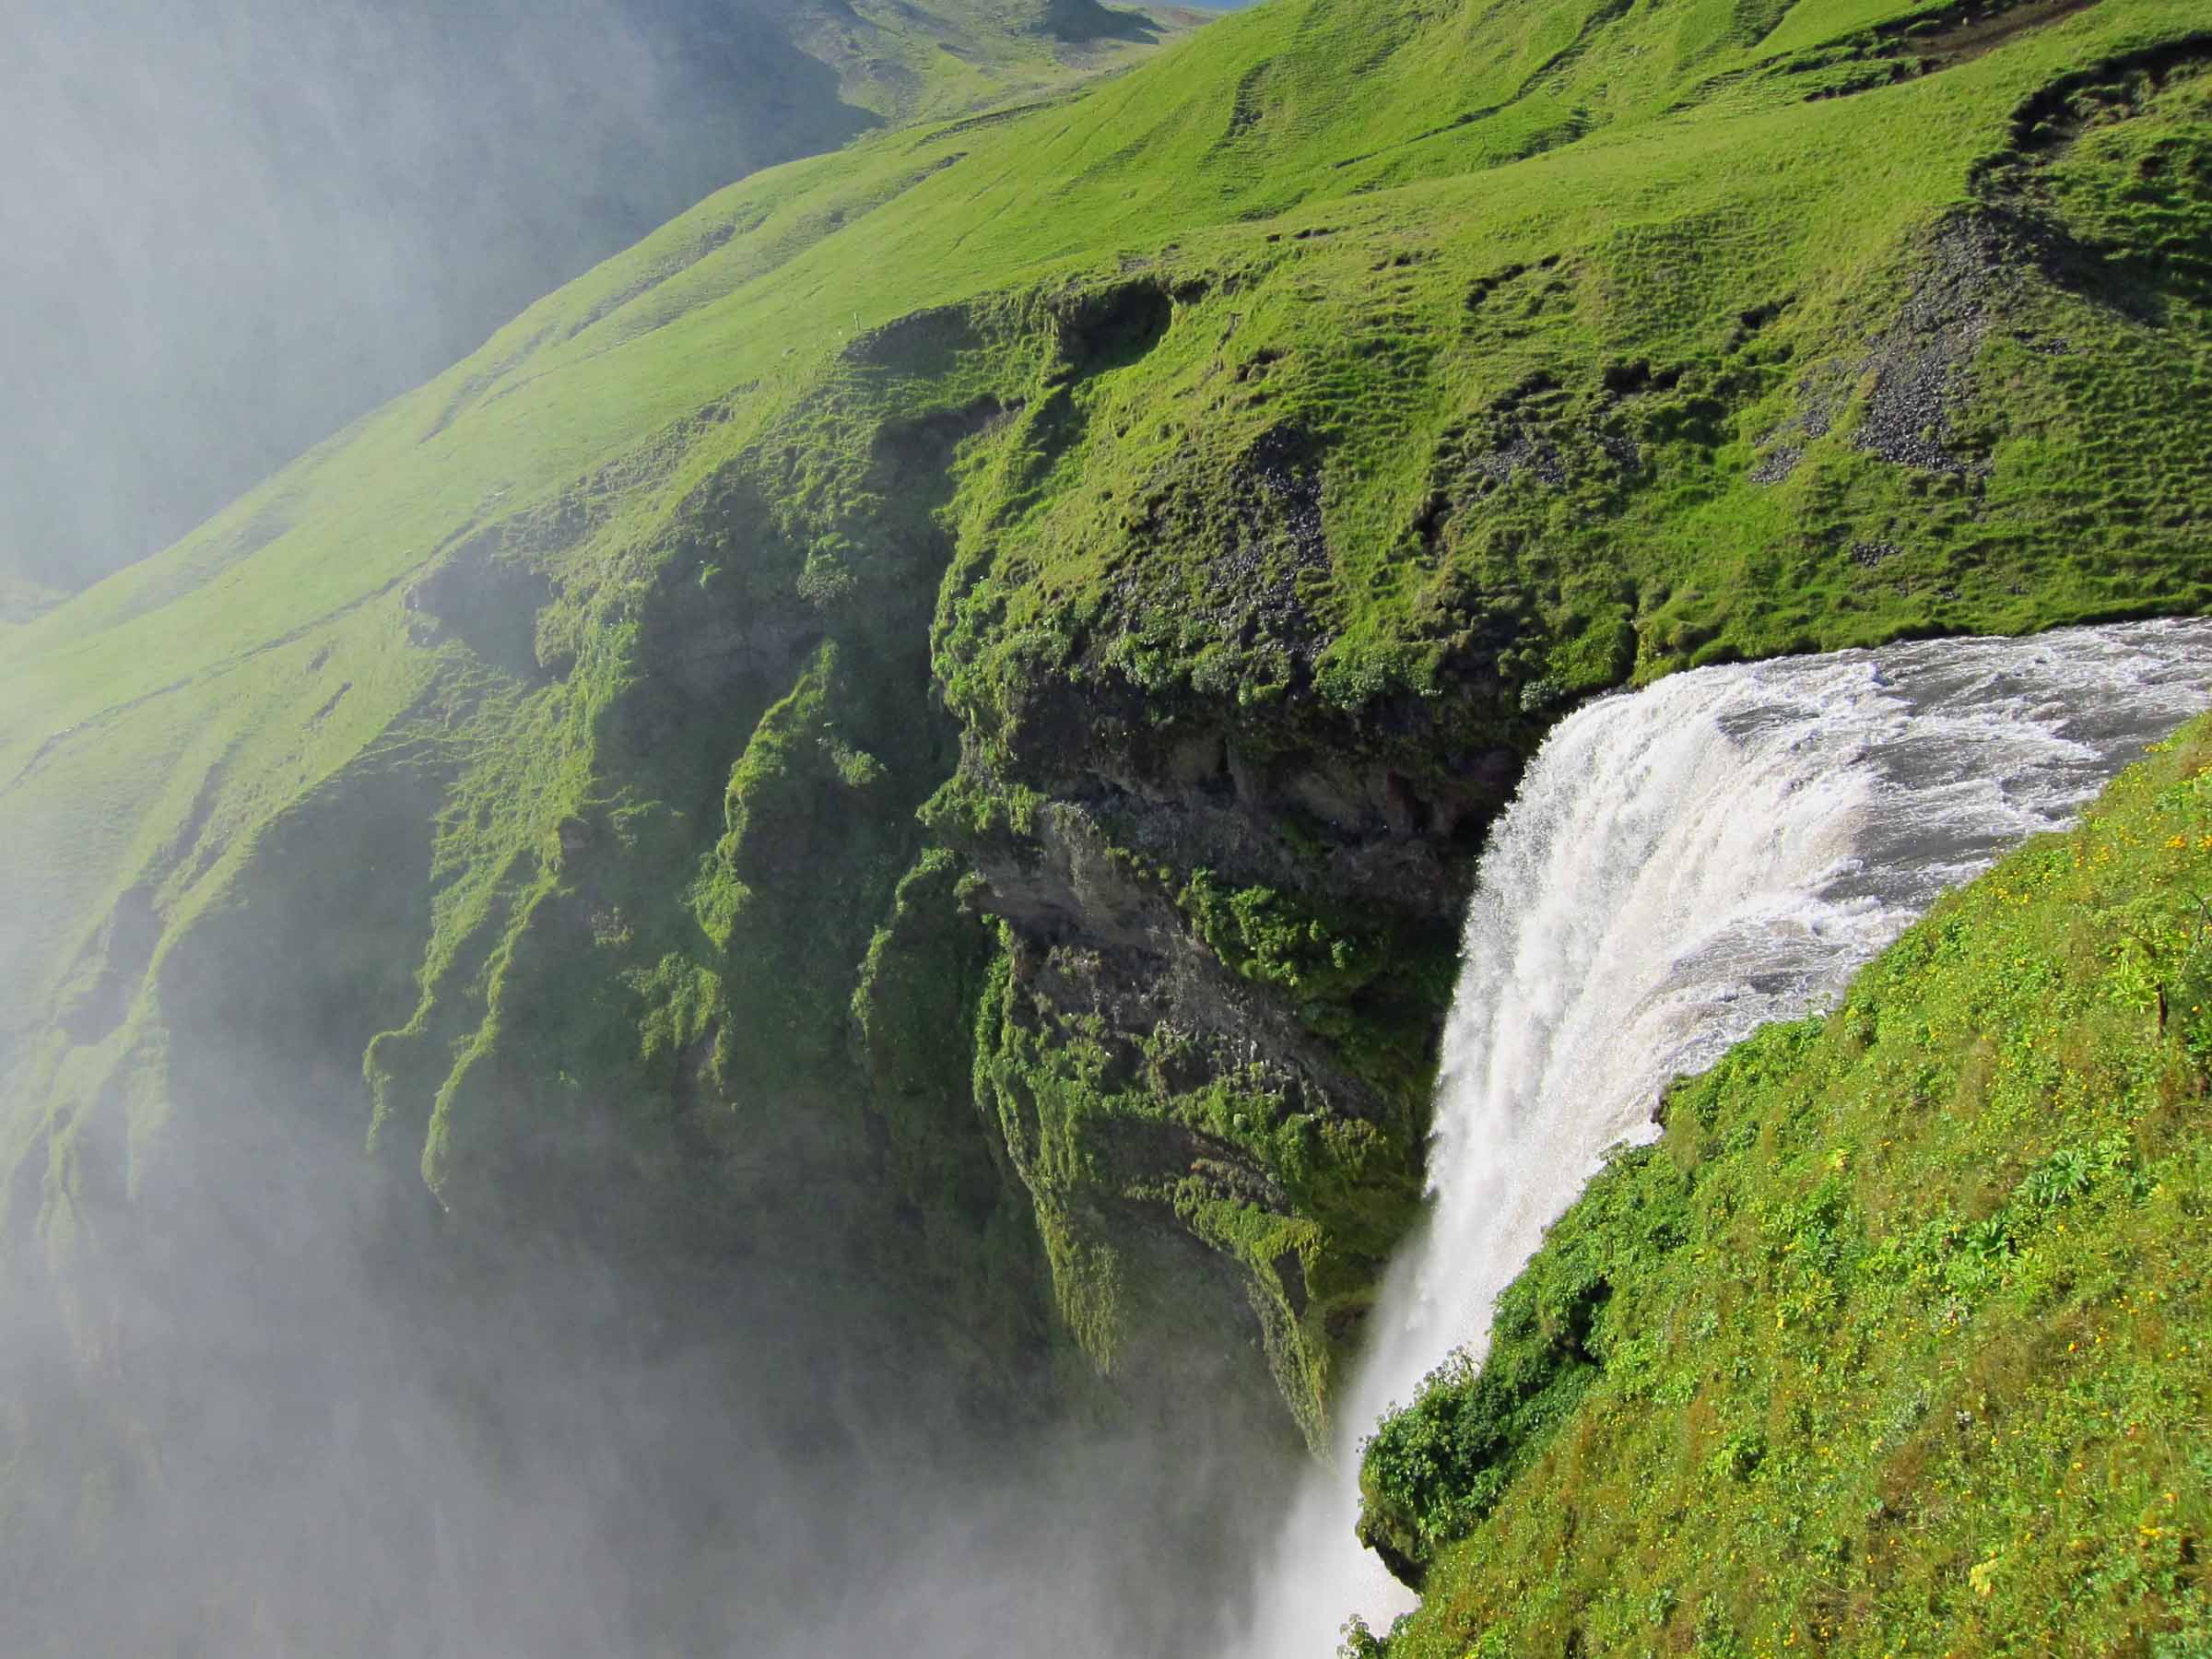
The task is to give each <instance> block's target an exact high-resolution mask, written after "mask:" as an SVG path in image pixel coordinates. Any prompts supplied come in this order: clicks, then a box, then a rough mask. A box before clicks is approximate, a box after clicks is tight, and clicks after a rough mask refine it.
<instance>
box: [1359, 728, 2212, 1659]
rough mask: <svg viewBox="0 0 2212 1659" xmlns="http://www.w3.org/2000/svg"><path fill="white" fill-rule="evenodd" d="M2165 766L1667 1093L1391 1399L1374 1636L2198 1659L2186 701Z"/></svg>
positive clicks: (2210, 1508)
mask: <svg viewBox="0 0 2212 1659" xmlns="http://www.w3.org/2000/svg"><path fill="white" fill-rule="evenodd" d="M2159 751H2160V752H2159V753H2158V754H2157V755H2156V756H2155V757H2154V758H2153V759H2149V760H2147V761H2145V762H2144V763H2142V764H2141V765H2139V766H2138V767H2136V769H2134V770H2133V771H2130V772H2129V773H2127V774H2126V775H2125V776H2124V777H2123V778H2122V779H2121V780H2120V781H2119V782H2116V783H2115V784H2113V786H2112V789H2111V790H2110V791H2109V792H2108V793H2107V794H2106V795H2105V797H2104V798H2103V800H2102V801H2101V802H2100V805H2099V806H2097V808H2096V809H2095V810H2094V812H2093V813H2092V814H2091V816H2090V817H2089V818H2088V821H2087V822H2086V823H2085V824H2084V825H2083V826H2082V827H2081V828H2080V829H2079V830H2075V831H2073V832H2071V833H2067V834H2063V835H2053V836H2048V837H2044V838H2042V839H2041V840H2039V841H2036V842H2035V843H2033V844H2031V845H2030V846H2029V847H2027V848H2025V849H2023V850H2022V851H2020V852H2019V853H2016V854H2014V855H2013V856H2012V857H2010V858H2009V859H2007V860H2006V861H2005V863H2003V864H2002V865H1999V866H1998V867H1997V868H1996V869H1995V870H1994V871H1992V872H1991V873H1990V874H1989V875H1987V876H1985V877H1983V878H1982V879H1980V880H1978V881H1976V882H1974V883H1973V884H1972V885H1971V886H1970V887H1968V888H1964V889H1962V890H1961V891H1960V892H1959V893H1957V894H1956V895H1954V896H1952V897H1950V898H1947V899H1946V900H1944V901H1943V902H1942V903H1941V904H1940V905H1938V906H1937V907H1936V909H1935V912H1933V913H1932V914H1931V915H1930V916H1929V917H1928V918H1927V919H1926V920H1924V922H1922V923H1921V924H1919V925H1917V926H1916V927H1914V928H1913V929H1912V931H1911V932H1910V933H1908V934H1907V935H1905V936H1904V937H1903V938H1902V939H1901V940H1900V942H1899V943H1898V944H1897V945H1895V946H1894V947H1891V948H1890V949H1889V950H1888V952H1887V953H1886V954H1885V955H1884V956H1882V957H1881V958H1880V959H1878V960H1877V961H1876V962H1875V963H1874V964H1873V965H1872V966H1870V967H1869V968H1867V969H1866V970H1865V971H1864V972H1863V973H1862V974H1861V975H1860V976H1859V977H1858V979H1857V980H1856V982H1854V983H1853V986H1852V988H1851V990H1850V992H1849V993H1848V994H1847V996H1846V998H1845V1000H1844V1002H1843V1005H1842V1006H1841V1008H1840V1009H1839V1010H1838V1011H1837V1012H1835V1013H1834V1014H1833V1015H1830V1016H1828V1017H1826V1018H1812V1019H1807V1020H1805V1021H1801V1022H1799V1023H1796V1024H1793V1025H1783V1026H1776V1027H1771V1028H1769V1029H1768V1030H1764V1031H1761V1032H1760V1033H1759V1034H1758V1035H1757V1036H1755V1037H1753V1038H1752V1039H1751V1040H1750V1041H1747V1042H1745V1043H1743V1044H1742V1045H1740V1046H1739V1047H1737V1048H1736V1049H1735V1050H1734V1051H1733V1052H1732V1053H1730V1054H1729V1055H1728V1056H1727V1057H1726V1058H1725V1059H1724V1061H1723V1062H1722V1063H1721V1064H1720V1065H1717V1066H1716V1067H1714V1068H1713V1069H1712V1071H1711V1072H1709V1073H1707V1074H1706V1075H1704V1076H1703V1077H1699V1078H1697V1079H1696V1080H1694V1081H1691V1082H1688V1083H1685V1084H1681V1085H1678V1086H1677V1088H1676V1089H1675V1091H1674V1092H1673V1093H1672V1094H1671V1095H1670V1096H1669V1097H1668V1100H1667V1106H1666V1131H1665V1138H1664V1139H1663V1140H1662V1142H1661V1143H1660V1144H1659V1145H1657V1146H1655V1147H1651V1148H1648V1149H1645V1150H1641V1151H1637V1152H1633V1153H1630V1154H1627V1155H1624V1156H1621V1157H1619V1158H1617V1159H1615V1160H1614V1162H1613V1163H1612V1164H1611V1166H1610V1167H1609V1168H1608V1169H1607V1171H1606V1172H1605V1173H1604V1174H1603V1175H1602V1176H1601V1177H1599V1179H1598V1180H1597V1181H1596V1182H1594V1184H1593V1186H1592V1188H1591V1190H1590V1192H1589V1193H1588V1194H1586V1195H1585V1196H1584V1197H1583V1200H1582V1201H1581V1202H1580V1203H1579V1204H1578V1205H1577V1206H1575V1207H1574V1208H1573V1209H1572V1210H1571V1211H1570V1212H1569V1213H1568V1214H1567V1216H1566V1217H1565V1218H1562V1219H1561V1220H1560V1222H1559V1224H1558V1225H1557V1226H1556V1227H1555V1228H1554V1229H1553V1230H1552V1232H1551V1234H1550V1236H1549V1238H1548V1239H1547V1241H1546V1244H1545V1246H1544V1248H1543V1250H1542V1251H1541V1252H1540V1253H1538V1255H1537V1256H1536V1257H1535V1260H1534V1261H1533V1262H1532V1264H1531V1265H1530V1266H1529V1268H1528V1269H1527V1271H1526V1272H1525V1273H1524V1275H1523V1277H1521V1279H1520V1280H1519V1281H1518V1282H1517V1283H1516V1284H1515V1286H1514V1287H1513V1288H1512V1290H1511V1291H1510V1292H1509V1293H1508V1296H1507V1298H1506V1300H1505V1302H1504V1304H1503V1305H1502V1307H1501V1309H1500V1323H1499V1337H1498V1341H1497V1344H1496V1346H1495V1347H1494V1349H1493V1352H1492V1358H1491V1359H1490V1361H1489V1364H1488V1368H1487V1369H1486V1371H1485V1372H1484V1373H1483V1376H1482V1378H1481V1379H1479V1380H1477V1379H1474V1378H1468V1377H1464V1376H1463V1377H1455V1378H1444V1379H1441V1380H1439V1381H1436V1382H1432V1383H1431V1385H1430V1390H1429V1391H1428V1392H1427V1394H1425V1395H1424V1396H1423V1398H1422V1399H1421V1400H1420V1401H1419V1402H1418V1404H1417V1405H1416V1406H1415V1407H1414V1408H1413V1409H1412V1411H1411V1412H1409V1413H1407V1414H1405V1415H1401V1416H1399V1417H1397V1418H1393V1419H1390V1420H1389V1421H1388V1423H1387V1425H1386V1427H1385V1428H1384V1429H1383V1430H1382V1434H1381V1436H1380V1438H1379V1439H1378V1441H1375V1442H1373V1446H1372V1449H1371V1452H1370V1453H1369V1456H1368V1460H1367V1465H1366V1468H1365V1485H1366V1488H1367V1491H1368V1494H1369V1500H1370V1510H1369V1524H1371V1525H1373V1526H1375V1527H1377V1528H1378V1530H1379V1531H1380V1532H1382V1534H1384V1535H1395V1536H1396V1538H1397V1539H1398V1541H1399V1544H1400V1546H1401V1547H1403V1548H1404V1549H1405V1550H1406V1553H1407V1554H1409V1555H1411V1556H1412V1557H1414V1558H1415V1559H1418V1560H1419V1561H1421V1562H1423V1563H1425V1564H1426V1567H1427V1574H1428V1578H1427V1595H1426V1599H1425V1601H1424V1604H1423V1606H1422V1607H1421V1609H1420V1610H1419V1612H1418V1614H1416V1615H1415V1616H1414V1617H1413V1621H1412V1624H1411V1627H1410V1629H1408V1630H1406V1631H1405V1632H1404V1633H1403V1634H1401V1635H1400V1636H1399V1637H1398V1638H1397V1639H1396V1640H1394V1641H1391V1642H1390V1643H1389V1649H1388V1651H1389V1652H1390V1653H1393V1654H1431V1653H1433V1654H1452V1655H1459V1654H1463V1653H1479V1654H1490V1653H1512V1654H1516V1655H1537V1654H1547V1653H1577V1652H1579V1653H1644V1652H1650V1653H1661V1652H1665V1653H1713V1654H1721V1653H1728V1654H1771V1653H1783V1652H1784V1651H1793V1652H1802V1651H1811V1652H1815V1653H1865V1654H1906V1653H1923V1654H1935V1653H2081V1654H2088V1653H2100V1654H2111V1653H2129V1654H2141V1653H2155V1654H2158V1655H2160V1656H2161V1659H2179V1656H2180V1655H2183V1654H2194V1653H2202V1652H2204V1651H2205V1650H2206V1642H2207V1641H2212V1604H2208V1603H2207V1601H2206V1560H2205V1555H2204V1550H2205V1540H2206V1529H2207V1528H2208V1527H2212V1463H2208V1461H2207V1457H2206V1447H2205V1439H2204V1427H2205V1424H2204V1412H2205V1406H2206V1399H2207V1398H2212V1301H2207V1291H2208V1287H2207V1284H2206V1277H2205V1265H2206V1260H2207V1254H2206V1253H2207V1249H2208V1248H2212V1238H2208V1237H2207V1233H2206V1215H2207V1213H2208V1210H2212V1154H2208V1152H2207V1144H2208V1143H2207V1138H2206V1126H2207V1124H2206V1094H2207V1090H2208V1089H2212V924H2208V923H2207V919H2206V913H2205V899H2204V894H2205V891H2206V887H2207V885H2208V884H2212V724H2208V723H2206V722H2201V721H2200V722H2199V723H2197V724H2194V725H2193V726H2191V727H2189V728H2187V729H2186V730H2184V731H2183V734H2182V735H2180V736H2179V737H2177V738H2175V739H2173V740H2172V741H2171V742H2170V743H2167V744H2163V745H2160V746H2159ZM1368 1651H1372V1644H1368Z"/></svg>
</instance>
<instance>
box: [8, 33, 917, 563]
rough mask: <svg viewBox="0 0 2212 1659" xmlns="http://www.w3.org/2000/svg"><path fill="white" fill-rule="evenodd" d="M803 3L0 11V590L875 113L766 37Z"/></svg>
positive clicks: (106, 544)
mask: <svg viewBox="0 0 2212 1659" xmlns="http://www.w3.org/2000/svg"><path fill="white" fill-rule="evenodd" d="M803 9H805V8H804V7H802V6H798V5H779V4H776V3H775V0H737V3H735V4H730V3H727V0H548V3H546V4H535V3H533V0H484V3H483V4H477V5H469V6H453V5H449V4H444V3H442V0H379V3H377V4H363V3H357V0H336V3H332V4H316V5H312V6H298V5H291V4H287V3H286V0H182V4H174V5H171V4H159V3H157V0H92V3H91V4H88V5H85V6H35V7H34V6H14V7H11V8H9V10H8V14H7V21H6V26H5V28H4V29H0V65H6V66H5V67H4V68H0V147H4V148H0V154H4V155H6V157H7V163H6V173H7V186H8V187H7V189H6V191H5V192H0V239H5V244H6V247H7V249H8V258H7V260H6V265H5V266H4V267H0V388H5V390H4V391H0V400H4V401H0V503H4V504H5V506H6V517H5V521H4V522H5V528H4V529H0V580H5V579H6V578H7V577H10V576H13V577H15V578H18V579H22V580H26V581H29V582H35V583H38V584H41V585H42V586H44V587H47V588H58V589H69V588H74V587H76V586H79V585H82V584H83V583H85V582H88V581H92V580H95V579H97V578H98V577H100V576H102V575H105V574H107V573H109V572H110V571H113V570H116V569H118V568H120V567H121V566H122V565H124V564H126V563H128V562H130V561H132V560H134V559H139V558H141V557H144V556H145V555H146V554H147V553H149V552H152V551H155V550H157V549H158V548H159V547H162V546H165V545H166V544H167V543H168V542H170V541H171V540H173V539H174V538H175V537H177V536H178V535H182V533H183V532H184V531H186V530H188V529H190V528H191V527H192V525H193V524H195V523H197V522H198V521H199V520H201V519H202V518H204V517H206V515H207V514H209V513H210V512H213V511H215V510H216V509H217V508H218V507H220V506H221V505H222V504H223V503H224V502H226V501H227V500H230V499H231V498H232V497H234V496H235V495H237V494H238V493H239V492H240V491H241V490H242V489H244V488H247V487H248V486H250V485H252V484H253V483H254V482H255V481H257V480H258V479H260V478H261V477H264V476H265V475H266V474H268V473H270V472H271V471H273V470H275V469H276V468H277V466H279V465H282V464H283V463H285V462H286V461H288V460H289V459H291V458H292V457H293V456H294V455H297V454H299V453H301V452H302V451H304V450H305V449H307V448H309V447H310V446H312V444H314V443H316V442H318V441H321V440H322V439H324V438H325V437H327V436H329V435H330V434H331V433H332V432H334V431H335V430H336V429H338V428H339V427H341V426H343V425H344V424H345V423H346V422H347V421H349V420H351V419H352V418H355V417H357V416H359V415H360V414H362V413H364V412H365V411H367V410H369V409H371V408H372V407H374V406H377V405H378V404H380V403H382V402H383V401H384V400H385V399H387V398H389V397H391V396H393V395H394V394H397V393H399V392H401V391H404V390H406V388H408V387H410V386H413V385H414V384H416V383H418V382H420V381H422V380H424V379H426V378H428V377H429V376H430V375H432V374H434V373H436V372H437V371H440V370H441V369H443V368H445V367H446V366H447V365H448V364H450V363H452V362H453V361H455V360H457V359H459V358H461V357H463V356H465V354H466V353H467V352H468V351H470V350H472V349H473V348H474V347H476V346H477V345H478V344H479V343H481V341H482V340H483V339H484V338H485V337H486V336H487V335H489V334H490V333H491V332H492V331H494V330H495V329H497V328H498V327H499V326H500V325H501V324H504V323H505V322H507V321H508V319H509V318H511V317H512V316H513V315H514V314H515V313H516V312H519V311H521V310H522V309H523V308H524V306H526V305H527V304H528V303H529V302H530V301H531V300H535V299H536V298H538V297H539V296H540V295H542V294H545V293H547V292H549V291H550V290H551V289H553V288H556V287H558V286H559V285H560V284H561V283H562V282H564V281H565V280H567V279H568V278H569V277H573V276H575V275H576V274H578V273H579V272H581V271H582V270H584V269H585V268H587V267H588V266H590V265H593V264H594V263H595V262H596V261H598V260H600V259H602V258H604V257H606V255H608V254H610V253H615V252H617V251H618V250H619V249H620V248H622V247H624V246H626V245H627V244H628V243H629V242H631V241H635V240H636V239H637V238H638V237H639V236H641V235H642V234H643V233H645V232H646V231H647V230H650V229H653V227H654V226H656V225H658V224H660V223H661V222H663V221H664V220H665V219H666V218H669V217H670V216H672V215H673V214H675V213H677V212H678V211H680V210H681V209H682V208H684V207H686V206H689V205H690V204H692V203H693V202H695V201H697V200H699V199H700V197H701V196H703V195H705V194H708V193H710V192H711V191H712V190H714V189H716V188H718V187H719V186H721V185H723V184H724V183H727V182H730V181H732V180H734V179H735V178H738V177H740V176H742V175H743V174H744V173H746V172H747V171H752V170H753V169H755V168H758V167H761V166H764V165H768V164H771V163H773V162H777V161H781V160H784V159H789V158H791V157H794V156H797V155H801V154H806V153H810V152H812V151H816V150H819V149H822V148H826V147H832V146H834V145H836V144H838V143H841V142H842V141H843V140H844V139H845V138H847V137H849V136H851V135H853V134H854V133H857V132H859V131H862V130H864V129H865V127H867V126H868V125H871V124H874V122H875V120H876V118H875V117H874V116H872V115H870V114H869V113H868V112H865V111H864V110H859V109H854V108H852V107H850V106H849V105H847V104H845V103H844V102H842V101H841V99H840V96H839V90H838V80H837V76H836V75H835V74H834V73H833V72H832V71H831V70H830V68H829V67H828V66H826V65H824V64H822V63H820V62H818V61H816V60H815V59H814V58H811V57H808V56H806V55H805V54H804V53H802V52H800V51H799V50H798V49H797V48H796V47H795V46H794V44H793V43H792V41H791V40H790V38H789V34H790V32H791V19H792V16H793V15H794V14H796V13H798V12H800V11H801V10H803ZM5 599H6V594H0V600H5Z"/></svg>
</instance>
